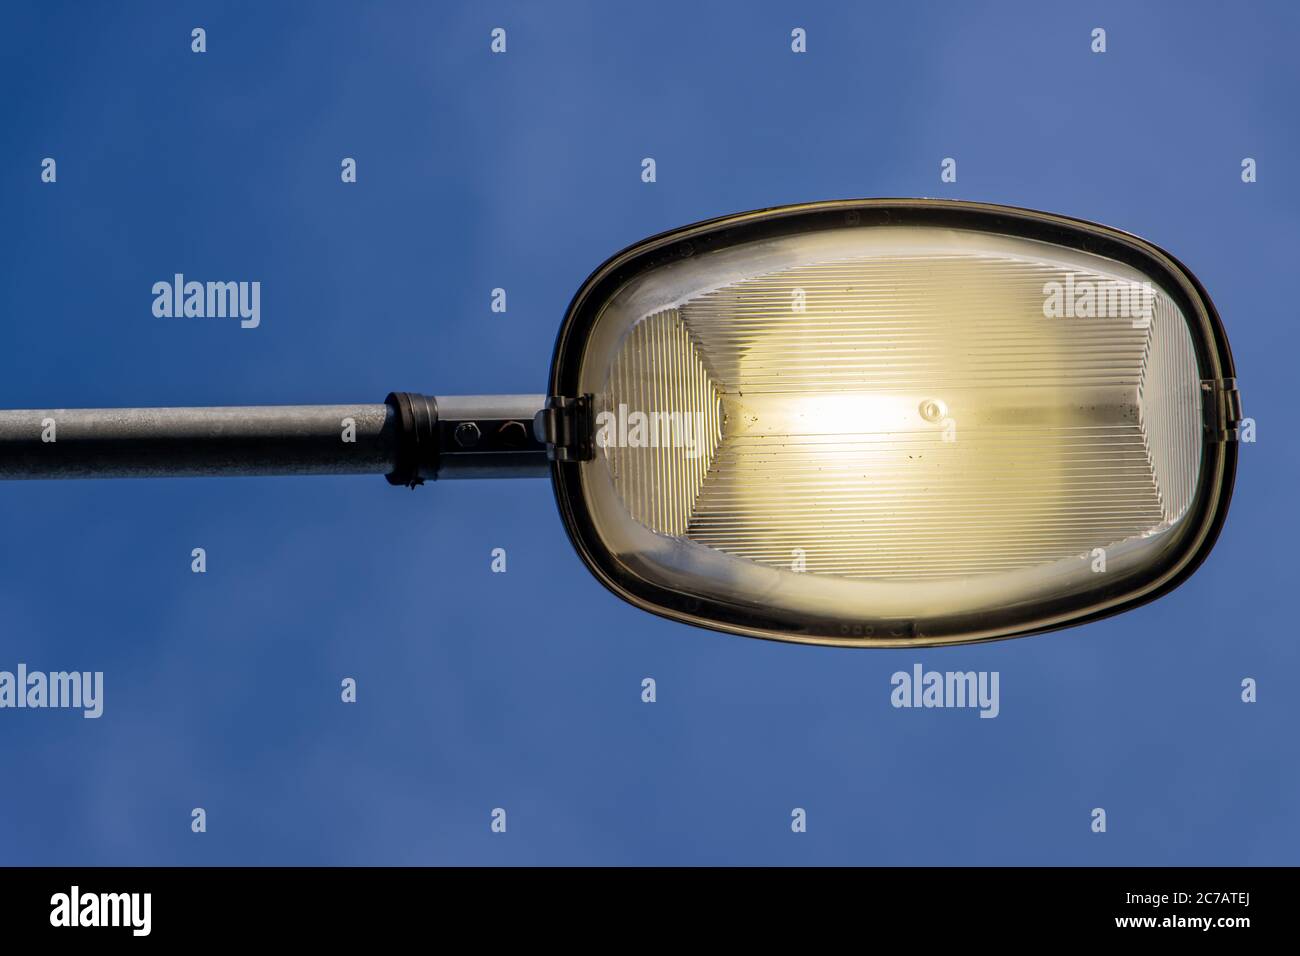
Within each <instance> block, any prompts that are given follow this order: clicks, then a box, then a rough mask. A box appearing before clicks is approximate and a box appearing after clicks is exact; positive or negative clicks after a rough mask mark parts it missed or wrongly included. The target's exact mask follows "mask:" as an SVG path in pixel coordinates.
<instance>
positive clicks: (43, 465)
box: [0, 405, 397, 478]
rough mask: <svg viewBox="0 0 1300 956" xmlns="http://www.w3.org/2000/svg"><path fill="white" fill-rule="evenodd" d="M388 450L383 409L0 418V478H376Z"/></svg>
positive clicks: (48, 413) (87, 411)
mask: <svg viewBox="0 0 1300 956" xmlns="http://www.w3.org/2000/svg"><path fill="white" fill-rule="evenodd" d="M345 439H351V440H345ZM396 446H397V430H396V427H395V424H394V421H393V410H392V409H391V408H389V407H388V406H387V405H250V406H242V407H239V406H236V407H214V408H104V409H97V408H56V409H45V410H25V411H0V478H162V477H190V476H197V475H362V474H375V475H382V474H386V473H387V472H389V471H391V470H392V467H393V460H394V457H395V449H396Z"/></svg>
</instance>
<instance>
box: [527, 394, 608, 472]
mask: <svg viewBox="0 0 1300 956" xmlns="http://www.w3.org/2000/svg"><path fill="white" fill-rule="evenodd" d="M593 400H594V396H591V395H579V396H578V397H577V398H566V397H564V396H563V395H552V396H551V397H550V398H548V399H547V400H546V407H545V408H543V409H542V410H541V411H540V412H538V413H537V416H536V417H535V418H534V419H533V434H534V435H535V436H536V438H537V440H538V441H539V442H542V443H544V444H545V445H546V457H547V458H549V459H550V460H551V461H590V460H591V459H592V458H594V457H595V448H594V446H593V442H592V434H593V431H594V426H593V421H592V416H591V407H592V403H593Z"/></svg>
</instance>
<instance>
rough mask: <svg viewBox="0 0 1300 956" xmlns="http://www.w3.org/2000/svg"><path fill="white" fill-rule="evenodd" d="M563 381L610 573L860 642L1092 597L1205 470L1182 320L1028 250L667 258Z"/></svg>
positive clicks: (1172, 520)
mask: <svg viewBox="0 0 1300 956" xmlns="http://www.w3.org/2000/svg"><path fill="white" fill-rule="evenodd" d="M582 377H583V379H584V381H583V382H582V391H584V392H590V393H592V394H593V395H594V396H595V411H596V413H597V434H596V439H597V450H596V458H595V460H594V461H591V462H588V463H585V464H584V465H583V466H582V481H583V485H584V491H585V492H586V494H587V495H588V498H589V500H590V501H591V502H592V505H593V506H592V513H593V519H594V520H595V522H596V525H597V528H598V530H599V531H600V534H601V535H602V537H603V538H604V540H605V541H606V543H607V544H608V545H609V546H610V547H611V550H612V551H613V553H614V554H615V556H616V557H617V558H618V560H620V561H623V562H624V563H626V564H627V565H628V566H629V567H630V568H632V569H633V570H634V571H635V572H636V573H637V574H639V575H641V576H642V577H644V578H647V579H648V580H651V581H653V582H654V583H657V584H660V585H663V586H667V587H672V588H675V589H678V590H681V591H684V592H687V593H699V594H705V595H708V596H709V597H712V598H718V599H722V600H726V601H731V602H735V603H738V604H742V605H743V604H746V603H748V604H754V605H759V606H763V607H765V608H769V609H772V608H774V609H779V610H782V611H785V612H788V613H789V614H791V615H794V616H796V617H797V616H798V615H800V614H808V615H813V616H818V617H822V616H827V615H830V616H836V617H842V618H845V619H849V620H853V621H856V622H861V624H862V626H863V627H864V628H866V629H868V631H869V632H872V633H874V628H875V627H876V626H877V624H879V625H881V626H891V627H893V628H894V629H895V630H897V628H898V626H899V624H900V622H901V624H902V627H903V628H904V629H905V630H907V631H908V633H912V630H913V629H915V631H916V632H918V633H927V632H928V633H933V632H936V630H937V631H942V627H943V625H942V622H943V621H944V619H945V618H951V617H952V616H954V615H965V614H970V613H972V612H979V611H981V610H984V609H1005V608H1007V607H1009V606H1011V607H1014V606H1016V605H1018V604H1029V603H1032V602H1041V600H1042V599H1043V597H1044V596H1045V595H1063V594H1077V593H1079V592H1082V591H1087V590H1089V589H1101V588H1103V587H1105V586H1106V585H1107V583H1108V582H1113V581H1114V580H1116V578H1115V575H1122V574H1123V573H1124V572H1126V571H1131V570H1134V569H1137V568H1140V567H1143V566H1145V565H1147V564H1149V563H1150V561H1151V560H1152V559H1153V558H1154V557H1155V556H1156V555H1157V553H1158V552H1159V551H1160V550H1161V549H1163V548H1167V547H1170V546H1171V545H1172V540H1173V538H1174V535H1173V534H1172V532H1173V531H1174V530H1175V529H1177V528H1178V526H1179V522H1180V521H1181V520H1182V519H1183V517H1184V516H1185V515H1186V514H1187V512H1188V509H1189V507H1190V505H1191V502H1192V499H1193V496H1194V494H1195V492H1196V486H1197V476H1198V473H1199V469H1200V458H1201V452H1202V448H1201V441H1202V437H1201V428H1202V426H1201V407H1200V402H1201V398H1200V388H1199V374H1198V367H1197V362H1196V356H1195V352H1194V350H1193V344H1192V340H1191V337H1190V334H1189V332H1188V329H1187V324H1186V322H1185V320H1184V318H1183V316H1182V315H1181V314H1180V312H1179V310H1178V308H1177V306H1176V305H1175V304H1174V302H1173V301H1172V300H1171V299H1170V298H1169V297H1168V295H1166V294H1165V292H1164V291H1162V290H1161V289H1160V288H1158V287H1153V286H1152V285H1151V283H1150V282H1149V280H1148V279H1147V278H1146V277H1144V276H1143V275H1142V274H1141V273H1138V272H1136V271H1135V270H1133V269H1131V268H1129V267H1127V266H1125V265H1123V264H1121V263H1118V262H1115V261H1113V260H1109V259H1104V258H1101V257H1098V256H1094V255H1090V254H1087V253H1081V252H1077V251H1073V250H1069V249H1066V248H1064V247H1058V246H1054V245H1050V244H1046V243H1039V242H1034V241H1031V240H1022V239H1014V238H1006V237H995V236H987V235H981V234H977V233H970V232H963V231H960V230H945V229H935V228H912V227H875V228H858V229H848V228H846V229H842V230H835V231H831V232H827V233H819V234H816V235H813V236H801V237H795V238H787V239H780V240H774V241H766V242H761V243H752V244H749V245H746V246H739V247H733V248H730V249H726V250H723V251H720V252H716V253H710V254H707V255H700V256H697V257H695V258H693V259H688V260H683V261H681V262H677V263H674V264H673V265H671V266H667V267H665V268H662V269H659V270H656V271H654V272H652V273H649V274H647V275H644V276H642V277H641V278H638V279H636V280H633V281H632V282H631V283H629V284H628V285H627V286H625V287H624V288H623V289H622V290H620V292H619V293H618V294H617V295H615V296H614V297H613V298H612V299H611V300H610V302H609V303H608V304H607V306H606V307H605V309H604V310H603V311H602V313H601V314H600V317H599V319H598V321H597V324H596V328H595V330H594V331H593V334H592V337H591V339H590V340H589V344H588V346H587V352H586V356H585V360H584V365H583V372H582Z"/></svg>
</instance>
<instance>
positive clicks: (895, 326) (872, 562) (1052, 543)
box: [0, 199, 1241, 647]
mask: <svg viewBox="0 0 1300 956" xmlns="http://www.w3.org/2000/svg"><path fill="white" fill-rule="evenodd" d="M1240 418H1241V405H1240V398H1239V393H1238V391H1237V388H1236V380H1235V371H1234V368H1233V363H1232V356H1231V353H1230V351H1229V347H1228V342H1227V338H1226V336H1225V334H1224V330H1223V327H1222V325H1221V323H1220V321H1219V317H1218V314H1217V313H1216V311H1215V309H1214V306H1213V304H1212V303H1211V302H1210V299H1209V297H1208V295H1207V294H1206V293H1205V290H1204V289H1203V288H1202V286H1201V285H1200V283H1199V282H1198V281H1197V280H1196V278H1195V277H1194V276H1193V275H1192V274H1191V273H1190V272H1189V271H1188V270H1187V269H1186V268H1185V267H1184V266H1183V265H1182V264H1181V263H1179V262H1178V261H1177V260H1176V259H1174V258H1173V257H1172V256H1170V255H1169V254H1168V253H1166V252H1164V251H1163V250H1161V249H1159V248H1157V247H1156V246H1154V245H1152V244H1151V243H1148V242H1146V241H1144V240H1142V239H1139V238H1137V237H1135V236H1131V235H1129V234H1127V233H1123V232H1120V231H1118V230H1115V229H1111V228H1108V227H1105V226H1100V225H1096V224H1093V223H1087V222H1083V221H1080V220H1076V219H1069V218H1066V217H1062V216H1056V215H1051V214H1047V213H1041V212H1034V211H1030V210H1025V209H1016V208H1011V207H1005V206H994V205H987V204H981V203H967V202H951V201H944V200H921V199H903V200H852V201H836V202H821V203H811V204H805V205H797V206H785V207H779V208H775V209H767V210H760V211H757V212H750V213H742V214H739V215H734V216H727V217H724V218H721V219H715V220H711V221H708V222H704V223H699V224H696V225H693V226H687V227H684V228H682V229H678V230H674V231H672V232H668V233H664V234H662V235H659V236H656V237H653V238H650V239H647V240H644V241H643V242H640V243H637V244H636V245H634V246H632V247H630V248H628V249H626V250H624V251H623V252H621V253H619V254H618V255H616V256H614V257H613V258H612V259H610V260H609V261H607V262H606V263H605V264H604V265H602V266H601V267H600V268H599V269H597V270H596V271H595V272H594V273H593V274H592V275H591V276H590V277H589V278H588V279H587V281H586V282H585V283H584V284H583V286H582V288H581V289H580V290H579V292H578V294H577V295H576V296H575V298H574V300H573V302H572V304H571V305H570V307H569V311H568V314H567V315H566V317H565V319H564V322H563V324H562V325H561V327H560V332H559V337H558V340H557V343H556V349H555V355H554V358H553V362H552V367H551V378H550V389H549V392H548V394H547V395H545V396H541V395H539V396H527V395H524V396H519V395H507V396H478V397H444V396H439V397H436V398H434V397H429V396H424V395H419V394H413V393H408V392H395V393H393V394H390V395H389V396H388V397H387V399H386V400H385V402H384V403H383V404H373V405H322V406H281V407H239V408H168V409H112V410H85V409H80V410H69V409H56V410H43V411H0V477H5V478H70V477H129V476H186V475H306V474H383V475H386V476H387V478H388V480H389V481H390V482H391V483H393V484H400V485H409V486H412V487H414V486H415V485H418V484H421V483H423V482H425V481H429V480H435V479H437V480H445V479H449V478H518V477H540V476H544V475H547V474H549V475H550V477H551V480H552V482H553V486H554V489H555V494H556V500H557V502H558V504H559V509H560V513H561V516H562V518H563V521H564V525H565V527H566V529H567V530H568V533H569V537H570V539H571V540H572V542H573V545H574V547H575V548H576V549H577V551H578V554H579V555H580V556H581V557H582V559H583V561H584V562H585V563H586V565H587V566H588V568H589V569H590V570H591V571H592V572H593V573H594V574H595V576H596V577H597V578H598V579H599V580H600V581H601V582H602V583H603V584H605V585H606V587H608V588H609V589H610V590H612V591H613V592H614V593H615V594H617V595H618V596H619V597H621V598H623V599H625V600H627V601H629V602H631V603H633V604H635V605H636V606H638V607H641V608H643V609H645V610H648V611H652V612H654V613H657V614H661V615H663V616H665V617H669V618H672V619H674V620H679V621H684V622H687V623H691V624H696V625H700V626H704V627H710V628H714V629H718V630H723V631H729V632H732V633H737V634H743V635H747V636H753V637H766V638H776V639H781V640H789V641H799V642H804V643H814V644H837V645H851V646H869V647H880V646H899V645H916V644H951V643H964V642H970V641H978V640H988V639H994V638H1003V637H1014V636H1021V635H1025V634H1032V633H1039V632H1043V631H1047V630H1052V629H1055V628H1059V627H1063V626H1067V625H1071V624H1077V623H1081V622H1084V621H1088V620H1093V619H1097V618H1101V617H1105V616H1108V615H1110V614H1114V613H1118V612H1121V611H1124V610H1128V609H1130V608H1133V607H1135V606H1137V605H1139V604H1142V603H1145V602H1147V601H1150V600H1152V599H1154V598H1156V597H1159V596H1161V595H1163V594H1165V593H1167V592H1168V591H1170V590H1172V589H1173V588H1174V587H1176V586H1177V585H1178V584H1180V583H1181V582H1182V581H1184V580H1185V579H1186V578H1187V577H1188V576H1189V575H1190V574H1191V573H1192V572H1193V571H1194V570H1195V569H1196V567H1198V566H1199V564H1200V563H1201V562H1202V561H1203V560H1204V558H1205V556H1206V554H1207V553H1208V552H1209V550H1210V548H1211V547H1212V546H1213V544H1214V541H1215V539H1216V538H1217V536H1218V533H1219V530H1220V528H1221V526H1222V524H1223V521H1224V518H1225V515H1226V512H1227V507H1228V502H1229V499H1230V497H1231V493H1232V486H1233V479H1234V475H1235V471H1236V457H1237V449H1236V441H1237V424H1238V422H1239V420H1240Z"/></svg>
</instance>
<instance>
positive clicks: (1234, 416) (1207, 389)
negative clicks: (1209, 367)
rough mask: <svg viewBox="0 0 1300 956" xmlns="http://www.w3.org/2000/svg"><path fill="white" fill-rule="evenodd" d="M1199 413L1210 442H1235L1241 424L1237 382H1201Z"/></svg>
mask: <svg viewBox="0 0 1300 956" xmlns="http://www.w3.org/2000/svg"><path fill="white" fill-rule="evenodd" d="M1201 412H1202V417H1203V420H1204V422H1205V431H1206V433H1207V436H1208V437H1209V439H1210V440H1211V441H1215V442H1229V441H1236V440H1237V426H1239V425H1240V424H1241V392H1239V391H1238V390H1237V380H1236V379H1235V378H1225V379H1210V380H1207V381H1203V382H1201Z"/></svg>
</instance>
